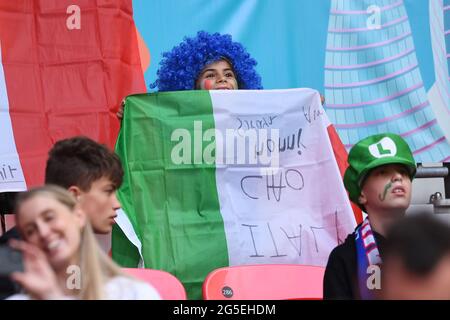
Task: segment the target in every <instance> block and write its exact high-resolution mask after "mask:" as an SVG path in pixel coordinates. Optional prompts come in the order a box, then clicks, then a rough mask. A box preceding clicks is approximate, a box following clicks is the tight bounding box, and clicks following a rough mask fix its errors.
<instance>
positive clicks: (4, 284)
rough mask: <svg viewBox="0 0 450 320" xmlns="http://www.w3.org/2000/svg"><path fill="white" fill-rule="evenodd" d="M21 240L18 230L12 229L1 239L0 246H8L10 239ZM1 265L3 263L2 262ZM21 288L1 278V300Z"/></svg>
mask: <svg viewBox="0 0 450 320" xmlns="http://www.w3.org/2000/svg"><path fill="white" fill-rule="evenodd" d="M13 238H14V239H20V236H19V232H18V231H17V229H16V228H11V229H10V230H9V231H8V232H6V233H5V234H4V235H2V236H1V237H0V245H7V243H8V241H9V240H10V239H13ZM0 263H2V262H1V261H0ZM19 289H20V288H19V286H18V285H17V284H16V283H14V282H12V281H11V280H10V279H9V278H7V277H2V276H0V300H2V299H5V298H7V297H9V296H10V295H13V294H15V293H18V292H19Z"/></svg>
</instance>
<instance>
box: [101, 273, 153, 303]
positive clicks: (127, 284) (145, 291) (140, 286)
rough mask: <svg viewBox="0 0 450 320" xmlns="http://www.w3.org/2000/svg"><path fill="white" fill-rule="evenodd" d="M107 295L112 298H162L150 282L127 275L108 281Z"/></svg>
mask: <svg viewBox="0 0 450 320" xmlns="http://www.w3.org/2000/svg"><path fill="white" fill-rule="evenodd" d="M105 291H106V296H107V298H108V299H110V300H161V296H160V295H159V293H158V291H157V290H156V289H155V288H154V287H153V286H151V285H150V284H148V283H146V282H143V281H140V280H137V279H133V278H130V277H126V276H116V277H114V278H112V279H110V280H109V281H108V282H107V283H106V288H105Z"/></svg>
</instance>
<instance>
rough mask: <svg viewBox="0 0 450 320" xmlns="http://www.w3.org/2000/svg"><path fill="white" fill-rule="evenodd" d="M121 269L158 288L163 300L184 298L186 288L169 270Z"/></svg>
mask: <svg viewBox="0 0 450 320" xmlns="http://www.w3.org/2000/svg"><path fill="white" fill-rule="evenodd" d="M122 270H123V271H124V272H125V273H127V274H129V275H131V276H133V277H135V278H137V279H140V280H143V281H145V282H148V283H149V284H151V285H152V286H153V287H154V288H155V289H156V290H158V292H159V295H160V296H161V299H163V300H186V290H185V289H184V286H183V284H182V283H181V282H180V280H178V279H177V278H176V277H175V276H174V275H172V274H170V273H169V272H166V271H161V270H153V269H138V268H122Z"/></svg>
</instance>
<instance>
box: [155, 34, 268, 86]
mask: <svg viewBox="0 0 450 320" xmlns="http://www.w3.org/2000/svg"><path fill="white" fill-rule="evenodd" d="M219 60H227V61H228V62H231V65H232V68H233V70H234V72H235V74H236V78H237V82H238V86H239V89H262V88H263V87H262V85H261V77H260V76H259V74H258V73H257V72H256V70H255V66H256V64H257V62H256V60H255V59H253V58H252V57H250V54H249V53H248V52H247V51H246V50H245V48H244V47H243V46H242V44H240V43H238V42H233V41H232V39H231V35H229V34H224V35H221V34H219V33H213V34H210V33H208V32H205V31H199V32H198V33H197V36H196V37H193V38H188V37H185V38H184V40H183V42H181V43H180V44H179V45H177V46H175V47H174V48H173V49H172V50H171V51H169V52H165V53H163V58H162V60H161V62H160V67H159V69H158V72H157V76H158V79H157V80H156V81H155V83H153V84H152V85H151V86H150V88H155V87H158V91H178V90H194V89H195V81H196V80H197V78H198V76H199V74H200V72H201V71H202V69H203V68H204V67H205V66H206V65H208V64H211V63H214V62H216V61H219Z"/></svg>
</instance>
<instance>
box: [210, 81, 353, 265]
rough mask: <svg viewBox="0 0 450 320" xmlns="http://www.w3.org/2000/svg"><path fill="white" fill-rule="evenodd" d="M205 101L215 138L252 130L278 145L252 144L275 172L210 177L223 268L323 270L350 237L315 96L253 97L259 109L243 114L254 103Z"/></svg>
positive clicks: (218, 95)
mask: <svg viewBox="0 0 450 320" xmlns="http://www.w3.org/2000/svg"><path fill="white" fill-rule="evenodd" d="M280 93H281V92H280ZM246 97H249V101H246ZM211 99H212V103H213V105H214V121H215V126H216V130H219V131H222V132H225V131H226V130H227V129H229V128H235V130H240V131H244V132H246V131H248V130H255V131H256V132H257V136H258V137H261V136H264V135H260V134H259V131H261V130H266V129H277V130H278V132H279V136H278V138H277V139H272V138H270V137H267V136H264V137H266V138H265V139H259V140H258V143H257V146H256V153H255V154H256V157H258V156H259V155H262V154H264V153H265V152H270V153H272V154H273V153H275V152H276V153H277V154H278V157H279V161H278V162H279V167H268V168H265V170H261V166H258V165H256V166H255V165H253V166H243V165H226V166H224V167H222V168H223V169H222V170H217V171H216V179H217V189H218V194H219V198H220V199H219V200H220V201H219V202H220V211H221V213H222V217H223V220H224V225H225V231H226V235H227V245H228V252H229V260H230V265H238V264H258V263H299V264H310V265H321V266H323V265H325V264H326V262H327V259H328V255H329V253H330V251H331V250H332V249H333V248H334V247H335V246H336V245H338V244H340V243H341V242H342V241H343V240H345V237H346V236H347V234H348V233H351V232H352V231H353V228H354V226H355V219H354V215H353V212H352V210H351V207H350V204H349V201H348V198H347V195H346V192H345V190H344V186H343V183H342V178H341V176H340V173H339V170H338V167H337V164H336V160H335V158H334V155H333V151H332V146H331V143H330V140H329V137H328V133H327V126H328V125H329V121H328V118H327V116H326V114H325V112H324V110H323V108H322V105H321V103H320V98H319V94H318V93H317V92H316V91H314V90H310V89H296V90H293V91H291V92H290V91H289V90H282V94H277V93H276V90H268V91H260V92H259V93H258V104H256V105H258V108H247V107H246V106H255V101H254V99H255V98H254V96H253V95H248V94H247V93H245V92H242V94H239V93H237V94H233V95H230V94H227V93H223V92H220V91H218V92H214V91H211ZM243 110H245V112H244V111H243ZM224 136H225V135H224ZM248 147H249V148H251V147H252V146H250V145H249V146H248ZM228 163H238V161H231V162H230V161H228ZM257 163H260V162H257Z"/></svg>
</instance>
